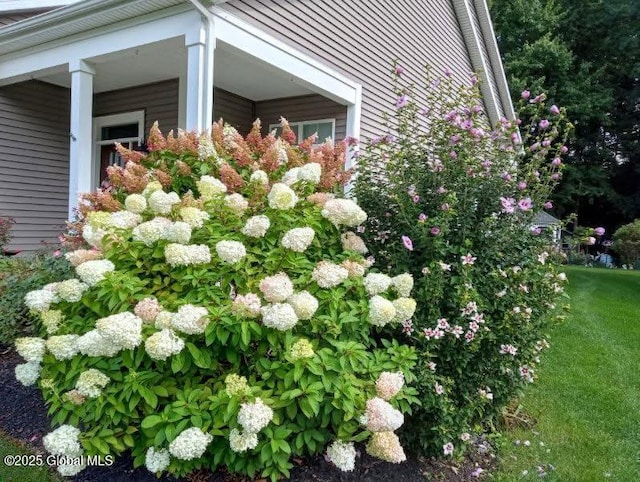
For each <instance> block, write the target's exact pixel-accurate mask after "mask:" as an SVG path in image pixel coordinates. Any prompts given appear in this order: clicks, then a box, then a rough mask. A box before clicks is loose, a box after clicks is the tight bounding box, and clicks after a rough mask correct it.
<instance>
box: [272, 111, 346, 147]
mask: <svg viewBox="0 0 640 482" xmlns="http://www.w3.org/2000/svg"><path fill="white" fill-rule="evenodd" d="M329 122H330V123H331V140H332V141H333V142H335V140H336V119H335V117H333V118H329V119H313V120H305V121H296V122H289V126H290V127H291V129H292V130H293V131H294V132H295V133H296V139H298V142H302V140H303V139H304V138H303V137H302V132H303V128H304V126H305V125H309V124H322V123H329ZM278 127H280V123H277V124H269V132H272V131H273V130H275V129H277V128H278ZM318 141H320V142H319V143H317V144H314V145H320V144H323V143H324V139H319V138H318Z"/></svg>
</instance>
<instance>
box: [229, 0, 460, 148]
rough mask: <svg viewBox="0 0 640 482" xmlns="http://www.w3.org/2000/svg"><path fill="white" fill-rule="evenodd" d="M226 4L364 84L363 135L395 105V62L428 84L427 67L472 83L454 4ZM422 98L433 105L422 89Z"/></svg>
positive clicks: (399, 0)
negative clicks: (469, 77)
mask: <svg viewBox="0 0 640 482" xmlns="http://www.w3.org/2000/svg"><path fill="white" fill-rule="evenodd" d="M221 8H223V9H225V10H227V11H228V12H229V13H231V14H233V15H236V16H238V17H239V18H241V19H243V20H245V21H247V22H250V23H252V24H254V25H256V26H258V27H259V28H261V29H262V30H264V31H266V32H267V33H269V34H271V35H273V36H275V37H276V38H278V39H280V40H282V41H284V42H286V43H288V44H289V45H291V46H293V47H295V48H297V49H299V50H301V51H303V52H304V53H306V54H308V55H309V56H311V57H313V58H315V59H316V60H319V61H320V62H322V63H324V64H326V65H328V66H330V67H332V68H334V69H336V70H337V71H339V72H341V73H342V74H344V75H345V76H347V77H350V78H352V79H353V80H355V81H357V82H358V83H360V84H362V86H363V105H362V120H361V128H362V135H363V137H373V136H375V135H378V134H379V133H380V132H381V130H382V129H383V117H382V113H383V112H384V111H391V110H392V109H393V104H394V102H395V100H396V99H395V95H394V94H393V91H392V82H391V76H390V71H391V64H392V62H393V60H394V59H398V60H399V62H400V64H402V65H403V67H404V68H405V69H406V74H405V76H404V77H405V79H406V80H407V81H409V82H414V83H420V81H421V80H422V78H423V71H424V66H425V65H427V64H428V65H430V66H432V67H433V68H434V69H436V70H437V71H439V72H443V71H444V70H445V69H446V68H449V69H451V70H452V71H453V72H454V76H455V79H456V80H457V81H458V82H459V83H461V82H466V81H467V79H468V75H469V73H470V72H471V71H472V67H471V63H470V60H469V56H468V53H467V50H466V47H465V44H464V40H463V38H462V34H461V32H460V28H459V26H458V22H457V19H456V16H455V13H454V10H453V6H452V4H451V2H450V1H442V0H395V1H393V2H389V1H386V0H385V1H383V0H352V1H349V2H342V1H338V0H329V1H327V0H297V1H294V2H292V1H289V0H231V1H229V2H227V3H224V4H222V5H221ZM416 100H417V101H418V102H419V103H426V99H425V96H424V95H422V94H421V93H418V95H417V99H416Z"/></svg>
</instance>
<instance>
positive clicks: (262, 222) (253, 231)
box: [242, 214, 271, 238]
mask: <svg viewBox="0 0 640 482" xmlns="http://www.w3.org/2000/svg"><path fill="white" fill-rule="evenodd" d="M269 226H271V221H269V218H268V217H267V216H264V215H262V214H260V215H258V216H252V217H250V218H249V219H247V222H246V223H245V225H244V227H243V228H242V234H244V235H245V236H250V237H252V238H262V237H263V236H264V235H265V234H266V233H267V230H268V229H269Z"/></svg>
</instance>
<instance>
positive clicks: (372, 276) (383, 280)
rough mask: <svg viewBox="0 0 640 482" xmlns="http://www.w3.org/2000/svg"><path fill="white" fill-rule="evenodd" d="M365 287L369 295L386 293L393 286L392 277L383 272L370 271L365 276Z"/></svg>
mask: <svg viewBox="0 0 640 482" xmlns="http://www.w3.org/2000/svg"><path fill="white" fill-rule="evenodd" d="M363 282H364V287H365V289H366V290H367V293H369V295H371V296H373V295H379V294H380V293H384V292H385V291H387V290H388V289H389V286H391V278H390V277H389V276H387V275H386V274H382V273H369V274H368V275H367V276H365V277H364V280H363Z"/></svg>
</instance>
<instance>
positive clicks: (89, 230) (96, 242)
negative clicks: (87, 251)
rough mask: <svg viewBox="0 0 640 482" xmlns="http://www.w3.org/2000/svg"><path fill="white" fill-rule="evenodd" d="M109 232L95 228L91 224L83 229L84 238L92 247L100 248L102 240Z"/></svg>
mask: <svg viewBox="0 0 640 482" xmlns="http://www.w3.org/2000/svg"><path fill="white" fill-rule="evenodd" d="M105 234H107V232H106V231H105V230H104V229H102V228H94V227H93V226H91V225H90V224H85V225H84V226H83V227H82V237H83V238H84V240H85V241H86V242H87V243H89V244H90V245H91V246H95V247H96V248H100V247H101V246H102V238H104V236H105Z"/></svg>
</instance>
